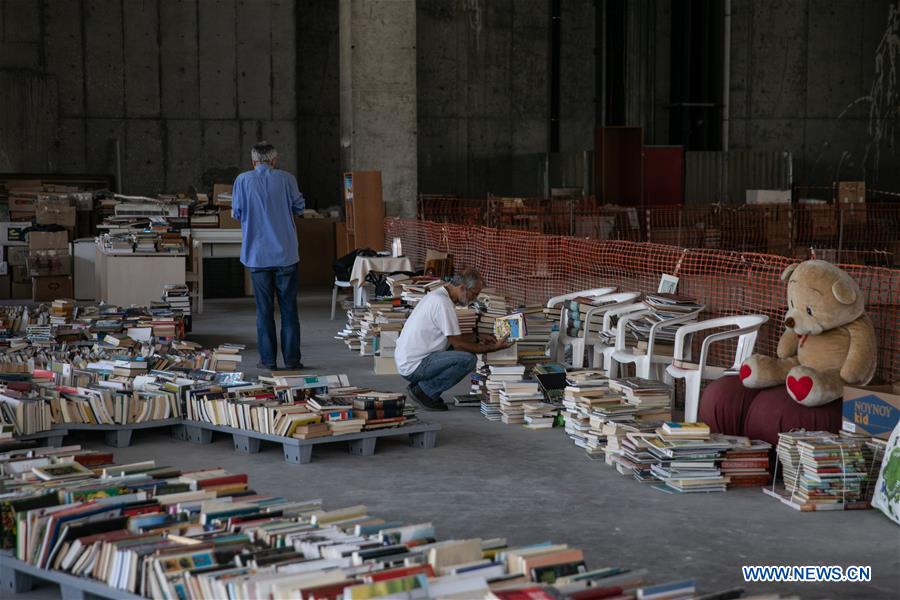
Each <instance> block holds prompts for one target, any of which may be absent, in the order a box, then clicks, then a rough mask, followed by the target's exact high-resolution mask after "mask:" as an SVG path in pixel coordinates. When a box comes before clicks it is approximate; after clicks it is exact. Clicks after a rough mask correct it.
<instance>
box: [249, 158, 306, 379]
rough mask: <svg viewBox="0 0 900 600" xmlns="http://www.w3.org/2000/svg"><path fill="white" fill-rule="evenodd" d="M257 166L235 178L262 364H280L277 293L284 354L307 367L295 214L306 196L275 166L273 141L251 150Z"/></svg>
mask: <svg viewBox="0 0 900 600" xmlns="http://www.w3.org/2000/svg"><path fill="white" fill-rule="evenodd" d="M250 158H251V159H252V161H253V170H252V171H247V172H246V173H241V174H240V175H238V177H237V179H236V180H235V181H234V190H233V192H232V208H231V214H232V216H233V217H234V218H235V220H237V221H238V222H240V224H241V230H242V231H243V234H244V243H243V245H242V246H241V262H242V263H243V264H244V266H246V267H247V268H248V269H250V276H251V278H252V280H253V293H254V295H255V296H256V339H257V342H258V344H259V364H258V365H257V367H259V368H260V369H269V370H273V369H275V368H276V367H277V357H278V349H277V347H276V339H277V338H276V335H275V295H276V294H277V295H278V306H279V307H280V308H281V357H282V358H283V359H284V366H285V368H286V369H302V368H303V365H302V364H301V363H300V319H299V317H298V315H297V263H298V262H300V255H299V252H298V250H297V229H296V227H295V226H294V215H300V214H303V209H304V207H305V206H306V201H305V200H304V199H303V194H301V193H300V189H299V188H298V187H297V180H296V179H295V178H294V176H293V175H291V174H290V173H288V172H287V171H282V170H280V169H276V168H275V162H276V160H277V158H278V152H277V151H276V150H275V147H274V146H273V145H272V144H270V143H269V142H259V143H258V144H255V145H254V146H253V148H252V149H251V150H250Z"/></svg>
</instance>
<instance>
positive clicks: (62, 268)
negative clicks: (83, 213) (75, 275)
mask: <svg viewBox="0 0 900 600" xmlns="http://www.w3.org/2000/svg"><path fill="white" fill-rule="evenodd" d="M35 223H36V225H35V227H36V228H37V229H38V230H36V231H31V232H30V233H29V234H28V256H27V260H26V265H27V268H28V275H29V276H30V277H31V278H32V280H31V298H32V299H33V300H54V299H56V298H71V297H73V295H74V293H75V291H74V286H73V283H72V256H71V253H70V252H69V242H70V241H71V239H72V236H73V235H74V231H75V204H74V202H73V201H72V199H71V198H70V196H69V194H38V197H37V201H36V203H35Z"/></svg>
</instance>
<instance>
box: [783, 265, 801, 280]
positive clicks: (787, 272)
mask: <svg viewBox="0 0 900 600" xmlns="http://www.w3.org/2000/svg"><path fill="white" fill-rule="evenodd" d="M799 266H800V263H794V264H792V265H788V268H787V269H785V270H784V271H782V273H781V280H782V281H787V280H788V278H789V277H790V276H791V273H793V272H794V269H796V268H797V267H799Z"/></svg>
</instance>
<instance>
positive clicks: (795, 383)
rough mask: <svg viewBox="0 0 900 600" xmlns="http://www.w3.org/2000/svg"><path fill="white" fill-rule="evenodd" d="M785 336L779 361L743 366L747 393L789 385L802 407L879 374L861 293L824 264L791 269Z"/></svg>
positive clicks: (754, 359)
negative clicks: (749, 390) (749, 389)
mask: <svg viewBox="0 0 900 600" xmlns="http://www.w3.org/2000/svg"><path fill="white" fill-rule="evenodd" d="M781 280H782V281H787V282H788V284H787V299H788V310H787V314H785V319H784V324H785V327H786V329H785V331H784V334H783V335H782V336H781V340H780V341H779V342H778V358H771V357H768V356H760V355H753V356H751V357H750V358H748V359H747V360H746V361H745V362H744V364H743V365H741V370H740V375H741V380H742V381H743V384H744V386H745V387H748V388H767V387H773V386H776V385H784V384H785V383H786V384H787V389H788V393H789V394H790V395H791V397H792V398H793V399H794V400H796V401H797V402H799V403H800V404H803V405H804V406H820V405H822V404H827V403H828V402H831V401H832V400H836V399H838V398H840V397H841V396H842V395H843V393H844V385H845V384H848V385H865V384H867V383H869V381H871V379H872V376H873V375H874V374H875V356H876V352H877V349H876V345H875V330H874V329H873V328H872V322H871V321H870V320H869V317H868V316H866V314H865V307H864V305H863V297H862V293H860V291H859V286H858V285H856V282H855V281H853V279H851V278H850V276H849V275H847V273H846V272H844V271H842V270H841V269H838V268H837V267H835V266H834V265H832V264H831V263H827V262H825V261H822V260H808V261H806V262H802V263H797V264H793V265H791V266H789V267H788V268H787V269H785V271H784V273H782V274H781Z"/></svg>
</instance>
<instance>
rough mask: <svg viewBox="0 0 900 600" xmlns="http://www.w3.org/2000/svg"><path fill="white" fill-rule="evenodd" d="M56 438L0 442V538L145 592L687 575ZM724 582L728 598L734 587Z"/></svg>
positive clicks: (37, 557) (320, 592)
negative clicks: (447, 532) (326, 502)
mask: <svg viewBox="0 0 900 600" xmlns="http://www.w3.org/2000/svg"><path fill="white" fill-rule="evenodd" d="M114 458H115V457H114V455H113V454H112V453H107V452H97V451H92V450H86V449H83V448H81V447H80V446H67V447H64V448H13V449H2V448H0V486H2V489H3V490H4V498H3V504H2V506H0V511H2V519H0V545H2V547H3V548H5V549H7V550H8V551H10V552H12V555H13V557H14V558H15V559H16V560H18V561H21V562H22V563H25V564H27V565H32V566H34V567H38V568H39V569H43V570H45V571H48V573H47V578H48V579H50V580H52V579H53V574H54V572H60V573H66V574H70V575H75V576H77V577H82V578H87V579H92V580H94V581H98V582H100V583H103V584H105V585H107V586H109V587H110V588H111V590H110V595H114V594H115V592H114V591H113V590H119V591H121V592H123V593H125V592H127V593H131V594H137V595H141V596H144V597H148V598H183V599H193V598H197V599H199V598H238V597H240V598H270V597H274V598H287V597H297V598H346V599H354V598H376V597H385V596H387V597H397V595H402V596H403V597H405V598H426V597H427V598H436V597H441V598H483V597H494V598H499V599H510V600H512V599H514V598H532V599H536V600H544V599H547V600H549V599H550V598H580V597H591V598H594V597H607V596H612V595H616V596H620V597H638V598H682V597H693V596H695V595H696V589H695V584H694V582H693V581H692V580H687V581H677V582H669V583H664V584H660V585H651V584H650V581H651V577H650V574H649V573H648V572H647V570H645V569H635V570H630V569H623V568H609V567H606V568H601V569H595V570H590V569H589V568H588V567H587V562H586V560H585V556H584V553H583V552H582V551H581V550H580V549H578V548H573V547H571V546H569V545H567V544H554V543H551V542H541V543H537V544H532V545H524V546H510V545H508V543H507V541H506V539H505V538H467V539H446V540H440V539H438V537H437V532H436V531H435V528H434V526H433V525H432V524H431V523H428V522H423V523H412V524H404V523H402V522H398V521H386V520H384V519H382V518H378V517H375V516H372V515H370V514H369V511H368V509H367V508H366V507H365V506H364V505H355V506H349V507H345V508H340V509H335V510H327V509H325V508H324V507H323V503H322V501H321V500H317V499H316V500H303V501H297V500H291V499H288V498H284V497H282V496H278V495H271V494H266V493H262V492H259V491H257V490H255V489H253V488H252V487H251V482H250V478H249V477H248V476H247V474H245V473H230V472H228V471H227V470H225V469H223V468H220V467H209V468H205V469H180V468H179V467H177V466H167V465H157V464H156V463H155V462H154V461H153V460H148V461H143V462H138V463H131V464H116V463H115V462H114ZM739 596H740V594H731V595H729V596H728V597H739Z"/></svg>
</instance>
